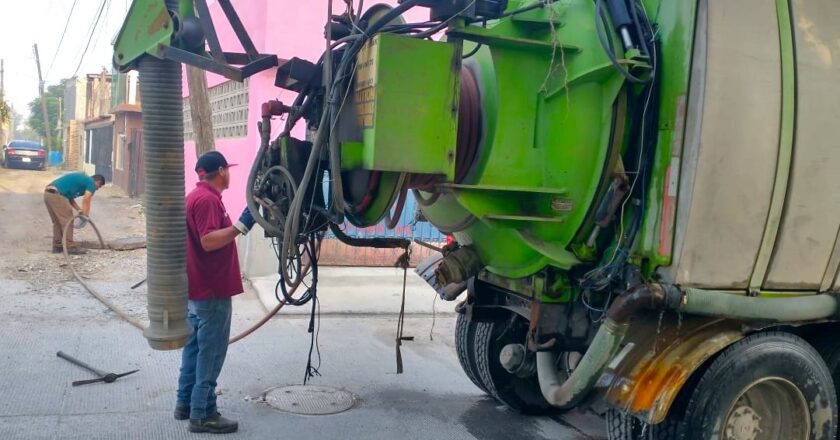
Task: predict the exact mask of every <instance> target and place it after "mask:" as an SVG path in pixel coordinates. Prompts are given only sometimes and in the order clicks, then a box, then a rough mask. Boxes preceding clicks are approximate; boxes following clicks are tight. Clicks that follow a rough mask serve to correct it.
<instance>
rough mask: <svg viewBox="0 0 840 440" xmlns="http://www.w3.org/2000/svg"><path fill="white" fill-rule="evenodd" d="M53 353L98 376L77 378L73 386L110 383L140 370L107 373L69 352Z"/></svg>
mask: <svg viewBox="0 0 840 440" xmlns="http://www.w3.org/2000/svg"><path fill="white" fill-rule="evenodd" d="M55 355H56V356H58V357H60V358H62V359H64V360H67V361H69V362H70V363H72V364H75V365H78V366H80V367H82V368H84V369H85V370H88V371H90V372H92V373H93V374H95V375H97V376H99V377H98V378H96V379H86V380H77V381H75V382H73V386H74V387H75V386H79V385H86V384H89V383H96V382H105V383H111V382H114V381H115V380H117V379H119V378H121V377H125V376H128V375H129V374H134V373H136V372H138V371H140V370H132V371H129V372H126V373H120V374H116V373H107V372H105V371H102V370H100V369H97V368H94V367H92V366H90V365H88V364H86V363H84V362H82V361H80V360H78V359H76V358H74V357H73V356H70V355H69V354H67V353H65V352H63V351H59V352H57V353H56V354H55Z"/></svg>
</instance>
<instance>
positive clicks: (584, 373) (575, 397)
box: [537, 318, 629, 409]
mask: <svg viewBox="0 0 840 440" xmlns="http://www.w3.org/2000/svg"><path fill="white" fill-rule="evenodd" d="M627 327H629V324H619V323H617V322H615V321H613V320H612V319H610V318H607V319H606V320H605V321H604V323H603V324H601V327H600V328H599V329H598V333H597V334H596V335H595V339H594V340H592V344H591V345H590V346H589V348H588V349H587V350H586V354H585V355H584V356H583V359H581V361H580V364H578V366H577V367H576V368H575V370H574V371H573V372H572V374H571V375H570V376H569V377H568V378H567V379H565V380H563V379H561V377H560V372H559V371H558V369H557V366H556V365H557V364H556V356H555V354H554V353H553V352H550V351H541V352H538V353H537V379H538V380H539V383H540V390H541V391H542V394H543V397H545V400H546V401H548V403H549V404H551V405H552V406H554V407H557V408H562V409H566V408H571V407H573V406H575V405H577V403H578V402H580V400H581V399H583V398H584V397H586V395H587V394H589V391H590V390H592V387H593V386H594V385H595V381H596V380H598V378H599V377H600V376H601V373H602V372H603V371H604V367H606V366H607V363H609V361H610V360H611V359H612V358H613V357H614V356H615V354H616V352H618V349H619V347H620V345H621V341H622V340H623V339H624V335H625V334H626V333H627Z"/></svg>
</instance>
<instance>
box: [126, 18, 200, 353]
mask: <svg viewBox="0 0 840 440" xmlns="http://www.w3.org/2000/svg"><path fill="white" fill-rule="evenodd" d="M175 3H177V2H175ZM138 70H139V72H140V96H141V101H142V103H143V143H144V150H143V160H144V161H145V164H146V166H145V170H144V173H145V181H146V242H147V249H148V254H147V265H148V268H147V280H148V281H147V283H148V294H147V298H148V312H149V327H147V328H146V330H145V331H144V332H143V335H144V336H145V337H146V339H148V341H149V345H151V346H152V348H154V349H156V350H172V349H177V348H180V347H183V346H184V344H185V343H186V341H187V338H188V337H189V335H190V333H191V329H190V327H189V326H188V325H187V320H186V318H187V252H186V234H187V230H186V229H187V222H186V216H185V213H184V184H183V182H184V125H183V103H182V101H181V96H182V88H181V65H180V64H179V63H176V62H174V61H167V60H160V59H157V58H154V57H152V56H148V55H147V56H144V57H143V58H142V59H140V62H139V67H138Z"/></svg>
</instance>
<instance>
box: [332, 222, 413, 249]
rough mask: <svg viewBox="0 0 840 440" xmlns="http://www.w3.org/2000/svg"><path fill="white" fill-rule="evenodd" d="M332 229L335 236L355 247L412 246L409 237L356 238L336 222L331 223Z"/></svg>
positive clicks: (385, 247) (391, 247) (394, 247)
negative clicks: (345, 231)
mask: <svg viewBox="0 0 840 440" xmlns="http://www.w3.org/2000/svg"><path fill="white" fill-rule="evenodd" d="M330 231H332V233H333V235H335V238H337V239H339V241H341V242H342V243H344V244H346V245H348V246H355V247H372V248H377V249H397V248H399V249H408V247H409V246H411V240H409V239H407V238H397V237H382V238H378V237H377V238H356V237H351V236H349V235H347V234H345V233H344V231H342V230H341V228H340V227H339V226H338V225H337V224H335V223H330Z"/></svg>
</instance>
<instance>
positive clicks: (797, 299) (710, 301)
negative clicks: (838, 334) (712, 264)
mask: <svg viewBox="0 0 840 440" xmlns="http://www.w3.org/2000/svg"><path fill="white" fill-rule="evenodd" d="M838 310H840V306H839V305H838V298H837V297H836V296H833V295H829V294H820V295H798V296H786V297H783V298H779V297H773V298H766V297H755V296H743V295H737V294H732V293H725V292H716V291H710V290H702V289H693V288H687V289H685V299H684V300H683V304H682V306H681V307H680V311H682V312H684V313H688V314H692V315H703V316H715V317H720V318H735V319H745V320H768V321H779V322H797V321H813V320H817V319H825V318H829V317H832V316H836V315H837V313H838Z"/></svg>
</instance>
